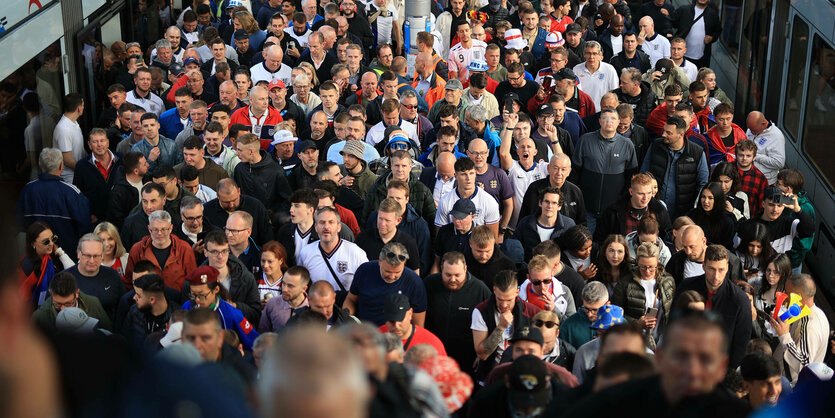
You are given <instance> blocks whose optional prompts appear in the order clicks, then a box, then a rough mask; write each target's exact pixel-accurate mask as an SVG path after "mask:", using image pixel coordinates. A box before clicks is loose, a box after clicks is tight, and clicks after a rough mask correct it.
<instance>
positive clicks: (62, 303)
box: [50, 290, 79, 312]
mask: <svg viewBox="0 0 835 418" xmlns="http://www.w3.org/2000/svg"><path fill="white" fill-rule="evenodd" d="M78 293H79V291H77V290H76V292H75V293H73V294H72V295H69V296H60V295H58V294H56V293H52V292H50V295H51V296H52V307H53V308H55V310H56V311H58V312H61V311H63V310H64V309H66V308H73V307H75V306H76V305H77V304H78Z"/></svg>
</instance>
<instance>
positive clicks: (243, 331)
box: [183, 299, 258, 350]
mask: <svg viewBox="0 0 835 418" xmlns="http://www.w3.org/2000/svg"><path fill="white" fill-rule="evenodd" d="M195 307H197V306H196V305H195V303H194V301H191V300H190V301H187V302H186V303H184V304H183V310H184V311H188V310H191V309H194V308H195ZM215 312H217V314H218V316H220V326H221V327H223V329H231V330H233V331H235V333H236V334H238V338H240V339H241V344H243V345H244V348H246V349H247V350H252V343H254V342H255V339H256V338H258V331H255V327H253V326H252V324H251V323H250V322H249V321H247V320H246V318H244V314H243V313H241V311H240V310H238V308H236V307H234V306H232V305H230V304H229V302H227V301H225V300H223V299H218V302H217V306H216V307H215Z"/></svg>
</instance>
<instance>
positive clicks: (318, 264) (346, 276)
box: [296, 239, 368, 292]
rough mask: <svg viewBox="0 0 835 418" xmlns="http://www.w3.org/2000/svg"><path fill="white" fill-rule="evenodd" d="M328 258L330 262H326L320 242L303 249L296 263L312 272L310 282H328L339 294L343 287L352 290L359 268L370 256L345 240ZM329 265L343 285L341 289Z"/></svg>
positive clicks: (340, 242)
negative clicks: (320, 248)
mask: <svg viewBox="0 0 835 418" xmlns="http://www.w3.org/2000/svg"><path fill="white" fill-rule="evenodd" d="M327 256H328V260H327V262H326V261H325V259H324V258H322V252H321V251H320V250H319V241H314V242H311V243H310V244H307V245H305V246H304V248H302V251H301V253H299V257H298V258H297V259H296V262H297V263H298V265H300V266H304V267H305V268H306V269H307V271H308V272H310V280H312V281H314V282H318V281H321V280H327V281H328V282H329V283H330V284H331V285H333V288H334V290H336V291H337V292H338V291H340V290H342V288H343V287H344V288H345V290H348V289H350V288H351V282H353V281H354V272H355V271H357V267H359V266H360V265H361V264H362V263H365V262H367V261H368V256H366V254H365V251H364V250H363V249H362V248H360V247H358V246H357V244H354V243H353V242H348V241H345V240H344V239H340V240H339V244H337V245H336V248H334V250H333V251H331V253H330V254H327ZM328 263H329V264H330V266H331V268H332V269H333V272H334V273H336V276H337V278H339V282H340V283H342V286H341V287H340V285H339V284H337V283H336V280H334V277H333V274H331V272H330V269H328Z"/></svg>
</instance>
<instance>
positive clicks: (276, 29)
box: [247, 18, 284, 41]
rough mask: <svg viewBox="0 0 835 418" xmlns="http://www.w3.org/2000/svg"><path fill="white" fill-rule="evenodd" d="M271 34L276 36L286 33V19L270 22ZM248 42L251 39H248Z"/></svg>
mask: <svg viewBox="0 0 835 418" xmlns="http://www.w3.org/2000/svg"><path fill="white" fill-rule="evenodd" d="M270 32H271V33H273V34H276V35H278V34H281V33H282V32H284V19H283V18H276V19H272V20H270ZM247 41H249V39H247Z"/></svg>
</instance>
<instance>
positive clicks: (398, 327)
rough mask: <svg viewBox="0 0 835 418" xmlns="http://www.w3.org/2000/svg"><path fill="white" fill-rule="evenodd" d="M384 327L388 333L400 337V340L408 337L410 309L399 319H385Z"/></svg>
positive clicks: (410, 317) (410, 324)
mask: <svg viewBox="0 0 835 418" xmlns="http://www.w3.org/2000/svg"><path fill="white" fill-rule="evenodd" d="M386 327H387V328H388V331H389V332H390V333H392V334H394V335H396V336H398V337H400V339H401V340H402V339H406V338H409V335H410V334H411V333H412V310H411V309H409V310H408V311H406V314H405V316H403V319H402V320H401V321H386Z"/></svg>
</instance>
